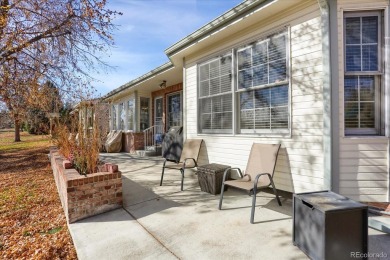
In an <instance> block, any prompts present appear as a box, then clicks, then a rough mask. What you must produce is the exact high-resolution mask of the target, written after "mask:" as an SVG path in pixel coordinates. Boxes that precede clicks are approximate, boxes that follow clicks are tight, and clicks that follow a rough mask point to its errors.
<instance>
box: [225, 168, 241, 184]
mask: <svg viewBox="0 0 390 260" xmlns="http://www.w3.org/2000/svg"><path fill="white" fill-rule="evenodd" d="M231 170H238V172H239V174H240V177H241V178H242V177H243V175H242V172H241V169H240V168H228V169H226V170H225V171H224V173H223V177H222V183H224V182H225V181H226V177H227V175H228V172H229V171H231Z"/></svg>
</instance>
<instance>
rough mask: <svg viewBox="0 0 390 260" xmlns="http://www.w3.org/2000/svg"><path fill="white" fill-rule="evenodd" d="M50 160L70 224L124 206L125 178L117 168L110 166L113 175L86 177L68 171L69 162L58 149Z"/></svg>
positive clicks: (93, 174)
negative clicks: (123, 183)
mask: <svg viewBox="0 0 390 260" xmlns="http://www.w3.org/2000/svg"><path fill="white" fill-rule="evenodd" d="M50 161H51V166H52V169H53V174H54V179H55V182H56V184H57V189H58V193H59V195H60V199H61V203H62V207H63V208H64V211H65V215H66V219H67V220H68V222H69V223H73V222H76V221H77V220H80V219H83V218H87V217H90V216H94V215H97V214H100V213H103V212H107V211H110V210H113V209H117V208H120V207H122V201H123V200H122V176H121V172H119V171H118V167H117V166H116V165H111V167H107V168H109V170H110V171H111V172H98V173H92V174H88V175H87V176H84V175H80V174H79V173H78V172H77V171H76V170H75V169H65V168H64V165H65V166H66V162H65V163H64V159H63V157H61V156H60V155H59V153H58V151H57V150H54V149H53V150H51V151H50ZM115 171H116V172H115Z"/></svg>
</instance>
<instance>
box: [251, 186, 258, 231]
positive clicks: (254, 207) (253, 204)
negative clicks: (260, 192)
mask: <svg viewBox="0 0 390 260" xmlns="http://www.w3.org/2000/svg"><path fill="white" fill-rule="evenodd" d="M256 193H257V192H255V191H254V192H253V198H252V210H251V220H250V221H251V224H253V223H254V219H255V209H256V195H257V194H256Z"/></svg>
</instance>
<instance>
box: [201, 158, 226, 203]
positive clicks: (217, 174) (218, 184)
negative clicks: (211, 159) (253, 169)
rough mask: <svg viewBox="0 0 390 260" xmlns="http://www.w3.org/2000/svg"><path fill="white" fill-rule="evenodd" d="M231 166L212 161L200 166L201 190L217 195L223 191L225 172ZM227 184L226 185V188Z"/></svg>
mask: <svg viewBox="0 0 390 260" xmlns="http://www.w3.org/2000/svg"><path fill="white" fill-rule="evenodd" d="M229 168H230V166H228V165H223V164H217V163H211V164H206V165H202V166H198V170H197V173H198V182H199V186H200V190H201V191H205V192H208V193H211V194H213V195H217V194H220V193H221V188H222V179H223V174H224V173H225V170H226V169H229ZM226 189H227V186H225V190H226Z"/></svg>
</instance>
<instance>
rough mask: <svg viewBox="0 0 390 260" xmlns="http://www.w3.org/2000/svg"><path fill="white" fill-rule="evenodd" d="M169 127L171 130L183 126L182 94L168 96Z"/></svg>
mask: <svg viewBox="0 0 390 260" xmlns="http://www.w3.org/2000/svg"><path fill="white" fill-rule="evenodd" d="M167 110H168V111H167V112H168V126H167V129H169V128H170V127H172V126H181V125H182V122H181V120H182V119H181V118H182V114H181V95H180V93H177V94H173V95H170V96H168V109H167Z"/></svg>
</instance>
